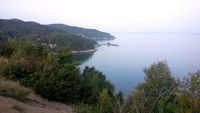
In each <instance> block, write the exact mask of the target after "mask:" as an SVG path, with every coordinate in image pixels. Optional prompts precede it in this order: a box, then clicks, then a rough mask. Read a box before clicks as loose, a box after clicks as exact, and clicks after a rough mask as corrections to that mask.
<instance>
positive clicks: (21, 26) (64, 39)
mask: <svg viewBox="0 0 200 113" xmlns="http://www.w3.org/2000/svg"><path fill="white" fill-rule="evenodd" d="M14 37H15V38H16V39H17V40H19V39H20V38H27V37H28V38H29V40H31V41H32V42H33V43H43V45H50V47H51V48H58V47H68V48H69V49H71V50H86V49H94V46H95V44H97V43H96V41H94V40H89V39H86V38H84V37H81V36H78V35H74V34H71V33H66V32H63V31H62V30H58V29H55V28H50V27H48V26H46V25H41V24H39V23H36V22H24V21H22V20H18V19H11V20H3V19H0V40H5V41H7V40H8V38H14ZM52 45H53V46H52Z"/></svg>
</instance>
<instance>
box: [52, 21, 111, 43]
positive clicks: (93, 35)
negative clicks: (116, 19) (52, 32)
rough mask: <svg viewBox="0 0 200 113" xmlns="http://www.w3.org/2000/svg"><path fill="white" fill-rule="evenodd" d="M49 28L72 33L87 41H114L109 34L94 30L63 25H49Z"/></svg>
mask: <svg viewBox="0 0 200 113" xmlns="http://www.w3.org/2000/svg"><path fill="white" fill-rule="evenodd" d="M49 27H51V28H57V29H60V30H63V31H65V32H69V33H72V34H74V35H80V36H84V37H86V38H89V39H95V40H105V39H107V40H109V39H114V36H112V35H110V34H109V33H105V32H101V31H98V30H95V29H86V28H80V27H73V26H68V25H64V24H51V25H49Z"/></svg>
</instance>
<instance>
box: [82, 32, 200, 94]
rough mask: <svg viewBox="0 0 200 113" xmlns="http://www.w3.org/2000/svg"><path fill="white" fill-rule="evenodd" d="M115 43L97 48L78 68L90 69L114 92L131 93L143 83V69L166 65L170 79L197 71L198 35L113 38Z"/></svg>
mask: <svg viewBox="0 0 200 113" xmlns="http://www.w3.org/2000/svg"><path fill="white" fill-rule="evenodd" d="M113 35H114V36H115V37H116V39H115V40H112V41H101V42H99V43H100V44H105V43H107V42H110V43H111V44H118V45H119V47H116V46H106V45H103V46H100V47H98V48H97V51H96V52H95V53H94V54H93V55H92V56H90V57H88V59H87V60H85V61H84V62H83V63H82V64H81V66H80V68H81V69H83V68H84V67H85V66H89V67H92V66H94V67H95V68H96V69H97V70H99V71H102V72H103V73H104V74H105V75H106V78H107V79H108V80H110V82H111V83H113V84H114V85H115V88H116V91H122V92H124V93H125V94H129V93H131V92H132V91H133V90H134V88H135V87H136V86H137V85H138V84H139V83H141V82H143V81H144V73H143V69H144V68H147V67H149V66H150V65H151V64H152V63H154V62H157V61H166V62H167V63H168V65H169V67H170V69H171V72H172V74H173V76H174V77H179V78H183V77H185V76H187V75H188V73H193V72H196V71H197V70H198V69H200V35H197V34H196V35H195V34H128V33H127V34H126V33H116V34H113Z"/></svg>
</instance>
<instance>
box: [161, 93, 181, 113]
mask: <svg viewBox="0 0 200 113" xmlns="http://www.w3.org/2000/svg"><path fill="white" fill-rule="evenodd" d="M178 108H179V104H178V100H177V98H176V95H175V94H170V95H167V96H161V97H160V98H159V100H158V102H157V112H158V113H177V112H178Z"/></svg>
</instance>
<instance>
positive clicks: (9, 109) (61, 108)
mask: <svg viewBox="0 0 200 113" xmlns="http://www.w3.org/2000/svg"><path fill="white" fill-rule="evenodd" d="M1 85H9V86H10V87H19V86H20V85H19V84H18V83H17V82H14V81H11V80H6V79H4V78H2V77H0V86H1ZM27 98H28V101H26V102H20V101H18V100H15V99H13V98H10V97H3V96H0V113H74V112H73V109H72V107H70V106H67V105H65V104H63V103H59V102H52V101H48V100H46V99H43V98H41V97H40V96H38V95H36V94H35V93H34V92H33V91H32V92H31V93H30V94H29V95H28V97H27Z"/></svg>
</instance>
